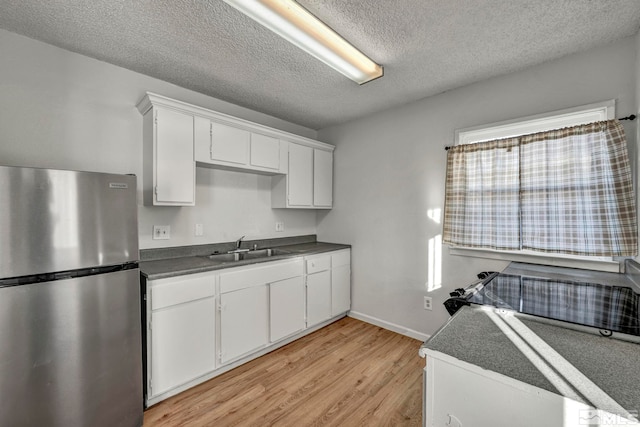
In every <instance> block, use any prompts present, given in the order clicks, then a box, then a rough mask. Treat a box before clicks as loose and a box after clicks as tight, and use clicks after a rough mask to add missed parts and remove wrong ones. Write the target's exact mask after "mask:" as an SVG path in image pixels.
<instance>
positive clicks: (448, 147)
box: [444, 114, 636, 151]
mask: <svg viewBox="0 0 640 427" xmlns="http://www.w3.org/2000/svg"><path fill="white" fill-rule="evenodd" d="M635 119H636V115H635V114H630V115H628V116H627V117H623V118H621V119H618V120H635ZM452 147H453V146H452V145H447V146H445V147H444V150H445V151H449V149H450V148H452Z"/></svg>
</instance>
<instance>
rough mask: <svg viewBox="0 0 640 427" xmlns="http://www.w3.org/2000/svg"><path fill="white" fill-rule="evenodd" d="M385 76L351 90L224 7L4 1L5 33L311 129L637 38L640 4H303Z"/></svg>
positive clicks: (323, 0) (416, 0)
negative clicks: (631, 37) (24, 37)
mask: <svg viewBox="0 0 640 427" xmlns="http://www.w3.org/2000/svg"><path fill="white" fill-rule="evenodd" d="M299 3H301V4H302V5H303V6H304V7H306V8H307V9H309V10H310V11H311V12H312V13H313V14H315V15H316V16H318V17H319V18H320V19H321V20H323V21H324V22H325V23H327V24H328V25H329V26H330V27H332V28H333V29H334V30H336V31H337V32H338V33H340V34H341V35H342V36H343V37H345V38H346V39H347V40H349V41H351V42H352V43H353V44H354V45H355V46H356V47H358V48H359V49H360V50H361V51H363V52H364V53H365V54H367V55H368V56H370V57H371V58H372V59H373V60H374V61H376V62H378V63H380V64H382V65H383V66H384V67H385V75H384V77H382V78H381V79H378V80H375V81H373V82H370V83H367V84H365V85H363V86H358V85H357V84H355V83H353V82H352V81H351V80H348V79H347V78H346V77H344V76H342V75H341V74H339V73H337V72H335V71H334V70H333V69H331V68H329V67H328V66H326V65H324V64H323V63H321V62H319V61H317V60H316V59H314V58H312V57H311V56H309V55H308V54H306V53H304V52H302V51H301V50H299V49H297V48H296V47H294V46H292V45H291V44H289V43H288V42H286V41H284V40H282V39H280V38H279V37H278V36H276V35H275V34H273V33H271V32H270V31H268V30H267V29H265V28H263V27H262V26H260V25H259V24H256V23H255V22H253V21H252V20H251V19H249V18H247V17H245V16H244V15H242V14H241V13H240V12H238V11H237V10H235V9H234V8H232V7H231V6H229V5H227V4H226V3H224V2H223V1H222V0H208V1H203V0H46V1H42V0H0V28H3V29H6V30H8V31H12V32H15V33H19V34H23V35H25V36H28V37H31V38H34V39H37V40H41V41H44V42H46V43H50V44H53V45H56V46H59V47H62V48H64V49H67V50H70V51H73V52H78V53H81V54H83V55H87V56H90V57H93V58H97V59H100V60H102V61H106V62H109V63H112V64H116V65H119V66H122V67H125V68H128V69H131V70H134V71H137V72H140V73H143V74H147V75H149V76H153V77H156V78H159V79H161V80H165V81H168V82H171V83H174V84H176V85H179V86H182V87H185V88H189V89H192V90H195V91H197V92H201V93H204V94H207V95H210V96H213V97H216V98H219V99H223V100H225V101H229V102H232V103H235V104H238V105H242V106H244V107H248V108H251V109H254V110H257V111H261V112H263V113H267V114H270V115H272V116H276V117H279V118H282V119H285V120H288V121H291V122H294V123H297V124H300V125H303V126H307V127H309V128H312V129H321V128H324V127H327V126H331V125H335V124H338V123H342V122H345V121H348V120H351V119H354V118H357V117H361V116H364V115H367V114H370V113H373V112H376V111H381V110H384V109H387V108H390V107H393V106H396V105H400V104H404V103H407V102H410V101H414V100H417V99H420V98H424V97H426V96H429V95H434V94H437V93H440V92H443V91H446V90H450V89H453V88H456V87H460V86H463V85H466V84H469V83H472V82H475V81H479V80H483V79H487V78H489V77H493V76H497V75H501V74H505V73H508V72H512V71H516V70H519V69H522V68H525V67H528V66H531V65H535V64H539V63H541V62H544V61H548V60H551V59H554V58H558V57H561V56H564V55H567V54H570V53H574V52H578V51H582V50H586V49H589V48H591V47H595V46H599V45H604V44H607V43H610V42H612V41H614V40H617V39H620V38H623V37H626V36H630V35H633V34H635V33H636V32H637V31H638V28H639V27H640V1H639V0H447V1H443V0H299Z"/></svg>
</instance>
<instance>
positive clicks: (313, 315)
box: [305, 249, 351, 327]
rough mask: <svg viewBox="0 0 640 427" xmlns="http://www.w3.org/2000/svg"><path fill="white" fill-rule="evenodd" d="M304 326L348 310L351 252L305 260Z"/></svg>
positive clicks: (323, 255) (313, 256)
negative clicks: (305, 306) (305, 301)
mask: <svg viewBox="0 0 640 427" xmlns="http://www.w3.org/2000/svg"><path fill="white" fill-rule="evenodd" d="M305 268H306V284H307V327H310V326H313V325H316V324H318V323H321V322H323V321H325V320H327V319H330V318H332V317H334V316H337V315H339V314H341V313H346V312H348V311H349V310H350V309H351V250H350V249H345V250H341V251H335V252H328V253H324V254H318V255H311V256H308V257H305Z"/></svg>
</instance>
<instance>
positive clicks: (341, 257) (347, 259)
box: [331, 249, 351, 268]
mask: <svg viewBox="0 0 640 427" xmlns="http://www.w3.org/2000/svg"><path fill="white" fill-rule="evenodd" d="M350 264H351V251H350V250H349V249H346V250H344V251H338V252H335V253H333V254H331V268H336V267H340V266H343V265H350Z"/></svg>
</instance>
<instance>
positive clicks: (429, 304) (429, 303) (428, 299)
mask: <svg viewBox="0 0 640 427" xmlns="http://www.w3.org/2000/svg"><path fill="white" fill-rule="evenodd" d="M424 309H425V310H432V309H433V304H432V300H431V297H424Z"/></svg>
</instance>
